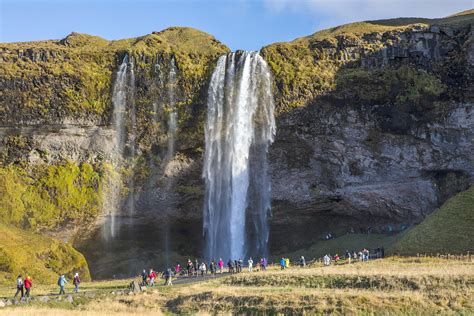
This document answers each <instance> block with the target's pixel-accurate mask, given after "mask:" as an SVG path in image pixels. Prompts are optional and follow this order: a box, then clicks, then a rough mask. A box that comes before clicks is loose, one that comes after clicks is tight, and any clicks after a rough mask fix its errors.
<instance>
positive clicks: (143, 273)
mask: <svg viewBox="0 0 474 316" xmlns="http://www.w3.org/2000/svg"><path fill="white" fill-rule="evenodd" d="M141 277H142V284H141V285H142V286H147V285H148V282H147V279H148V273H146V270H145V269H143V271H142V274H141Z"/></svg>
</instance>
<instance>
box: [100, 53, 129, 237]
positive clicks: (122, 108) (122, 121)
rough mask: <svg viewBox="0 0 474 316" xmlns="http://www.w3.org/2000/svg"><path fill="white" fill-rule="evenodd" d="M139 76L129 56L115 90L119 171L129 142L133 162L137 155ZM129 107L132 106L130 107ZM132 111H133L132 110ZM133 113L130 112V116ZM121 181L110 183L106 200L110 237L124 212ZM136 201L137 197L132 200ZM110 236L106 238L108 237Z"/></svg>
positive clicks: (114, 154)
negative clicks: (137, 81) (137, 83)
mask: <svg viewBox="0 0 474 316" xmlns="http://www.w3.org/2000/svg"><path fill="white" fill-rule="evenodd" d="M134 99H135V74H134V69H133V61H132V60H130V59H129V56H128V55H125V57H124V58H123V60H122V63H121V64H120V66H119V68H118V70H117V73H116V78H115V82H114V85H113V89H112V104H113V117H112V124H113V128H114V131H115V137H114V142H115V144H114V148H115V149H114V152H113V158H112V160H113V165H114V167H115V169H116V170H118V169H119V168H120V167H121V166H122V164H123V159H124V148H125V145H126V144H127V141H128V143H129V146H130V156H131V161H133V158H134V156H135V129H136V128H135V125H136V121H135V120H136V119H135V102H134ZM127 105H128V106H127ZM128 108H129V109H128ZM129 111H130V113H129ZM129 116H130V126H129V130H127V124H128V118H129ZM127 132H128V133H129V137H128V138H129V139H128V140H127ZM131 181H132V182H129V186H131V187H132V190H131V191H132V192H133V180H131ZM120 183H121V181H120V178H119V176H115V177H113V179H112V180H111V181H110V183H108V187H109V190H110V192H109V196H108V197H107V198H106V199H105V200H106V201H105V205H104V207H105V208H106V209H108V210H109V214H110V220H109V223H110V225H109V232H108V233H107V235H108V236H110V237H115V236H116V233H117V226H118V225H117V216H118V212H119V209H120V200H121V198H120V190H121V185H120ZM131 200H132V201H133V196H132V198H131ZM131 204H132V206H131V211H132V212H133V202H132V203H131ZM108 236H106V237H108Z"/></svg>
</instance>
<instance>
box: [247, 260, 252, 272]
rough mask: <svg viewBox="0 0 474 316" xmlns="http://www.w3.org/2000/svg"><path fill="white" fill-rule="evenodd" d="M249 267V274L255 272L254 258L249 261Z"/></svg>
mask: <svg viewBox="0 0 474 316" xmlns="http://www.w3.org/2000/svg"><path fill="white" fill-rule="evenodd" d="M247 263H248V265H249V272H252V271H253V260H252V257H250V258H249V260H248V261H247Z"/></svg>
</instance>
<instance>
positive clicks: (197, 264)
mask: <svg viewBox="0 0 474 316" xmlns="http://www.w3.org/2000/svg"><path fill="white" fill-rule="evenodd" d="M194 272H195V273H196V277H198V275H199V262H198V261H197V259H196V260H195V261H194Z"/></svg>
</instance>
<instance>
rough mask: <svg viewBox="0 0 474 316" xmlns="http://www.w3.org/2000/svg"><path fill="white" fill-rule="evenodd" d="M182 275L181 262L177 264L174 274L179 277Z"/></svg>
mask: <svg viewBox="0 0 474 316" xmlns="http://www.w3.org/2000/svg"><path fill="white" fill-rule="evenodd" d="M180 273H181V266H180V265H179V262H177V263H176V267H175V268H174V274H175V275H179V274H180Z"/></svg>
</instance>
